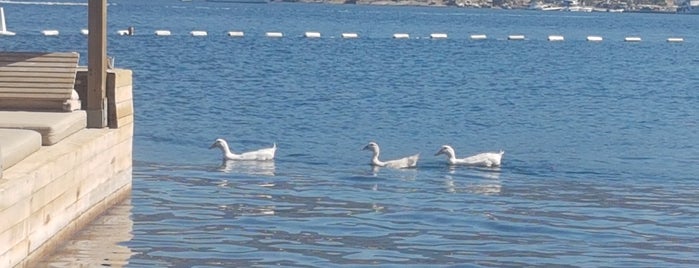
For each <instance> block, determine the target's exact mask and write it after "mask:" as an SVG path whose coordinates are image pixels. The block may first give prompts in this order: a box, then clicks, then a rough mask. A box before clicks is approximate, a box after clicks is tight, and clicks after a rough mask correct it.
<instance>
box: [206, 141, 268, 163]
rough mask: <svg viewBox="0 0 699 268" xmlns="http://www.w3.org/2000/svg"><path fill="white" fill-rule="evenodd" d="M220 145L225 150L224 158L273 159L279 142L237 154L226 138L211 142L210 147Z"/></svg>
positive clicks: (222, 150)
mask: <svg viewBox="0 0 699 268" xmlns="http://www.w3.org/2000/svg"><path fill="white" fill-rule="evenodd" d="M216 147H218V148H219V149H221V152H223V160H273V159H274V153H275V152H276V151H277V144H276V143H274V145H272V147H270V148H263V149H259V150H256V151H250V152H244V153H241V154H235V153H233V152H231V149H230V148H228V143H227V142H226V141H225V140H224V139H216V141H215V142H214V144H211V147H209V149H213V148H216Z"/></svg>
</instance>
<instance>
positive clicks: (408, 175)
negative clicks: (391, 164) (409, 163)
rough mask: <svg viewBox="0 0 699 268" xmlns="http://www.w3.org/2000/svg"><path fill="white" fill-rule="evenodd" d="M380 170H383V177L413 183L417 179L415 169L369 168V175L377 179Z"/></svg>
mask: <svg viewBox="0 0 699 268" xmlns="http://www.w3.org/2000/svg"><path fill="white" fill-rule="evenodd" d="M382 169H385V172H384V173H383V176H388V177H396V178H400V179H402V180H407V181H414V180H415V179H416V178H417V169H414V168H407V169H395V168H384V167H378V166H371V170H370V173H371V175H372V176H374V177H377V176H378V175H379V172H381V170H382Z"/></svg>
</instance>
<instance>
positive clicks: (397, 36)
mask: <svg viewBox="0 0 699 268" xmlns="http://www.w3.org/2000/svg"><path fill="white" fill-rule="evenodd" d="M393 38H394V39H409V38H410V35H409V34H407V33H395V34H393Z"/></svg>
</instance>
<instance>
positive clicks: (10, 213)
mask: <svg viewBox="0 0 699 268" xmlns="http://www.w3.org/2000/svg"><path fill="white" fill-rule="evenodd" d="M29 200H30V197H26V198H25V199H21V200H19V201H18V202H16V203H14V204H12V205H10V206H9V207H7V208H5V209H3V210H2V211H0V219H2V223H0V227H1V228H2V229H0V230H2V231H4V230H6V229H7V228H10V227H12V226H15V225H16V224H19V223H20V222H22V221H24V220H25V219H26V218H27V217H29V214H30V210H29V208H30V202H29ZM0 245H1V244H0Z"/></svg>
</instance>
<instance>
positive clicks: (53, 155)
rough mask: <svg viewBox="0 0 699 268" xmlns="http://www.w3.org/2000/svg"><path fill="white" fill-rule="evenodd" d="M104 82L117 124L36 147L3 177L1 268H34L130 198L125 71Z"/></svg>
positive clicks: (127, 77) (0, 196)
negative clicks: (108, 87)
mask: <svg viewBox="0 0 699 268" xmlns="http://www.w3.org/2000/svg"><path fill="white" fill-rule="evenodd" d="M80 79H81V78H80V77H78V80H80ZM108 79H109V80H111V84H110V82H108V83H107V84H108V86H110V85H111V87H112V88H111V90H112V92H113V95H112V98H115V96H119V97H118V99H114V100H112V102H113V104H114V105H113V106H112V105H111V104H110V105H109V106H112V107H113V108H109V109H110V110H109V111H108V114H111V115H113V118H114V119H115V120H114V122H113V123H114V124H112V122H111V121H110V126H113V128H104V129H83V130H81V131H79V132H77V133H75V134H73V135H71V136H69V137H67V138H65V139H64V140H62V141H60V142H58V143H57V144H54V145H51V146H42V147H41V149H39V151H37V152H36V153H34V154H32V155H30V156H29V157H27V158H25V159H24V160H22V161H20V162H19V163H17V164H15V165H14V166H12V167H9V168H7V169H5V170H4V172H3V176H2V178H0V267H33V264H34V263H36V262H37V261H39V260H41V258H43V257H44V256H45V255H46V254H48V253H50V252H51V251H52V250H53V249H54V248H55V247H56V246H57V245H60V243H62V242H63V241H65V240H66V239H67V238H69V237H70V236H72V235H73V234H74V233H75V232H76V231H78V230H80V229H81V228H82V227H83V226H85V225H86V224H89V223H90V221H92V220H93V219H95V218H96V217H97V216H99V215H100V214H102V213H103V212H104V211H105V210H106V209H108V208H109V207H110V206H112V205H113V204H116V203H118V202H120V201H122V200H123V199H124V198H126V197H128V195H129V194H130V192H131V179H132V152H133V101H132V100H131V98H132V97H131V96H132V93H131V90H132V85H131V71H128V70H117V71H112V72H111V75H109V76H108ZM81 83H82V82H78V84H81ZM125 91H128V92H125ZM107 95H108V97H109V90H108V94H107ZM112 102H110V101H109V100H108V103H112ZM119 107H122V108H119ZM124 107H126V108H124ZM110 118H112V117H110Z"/></svg>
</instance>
